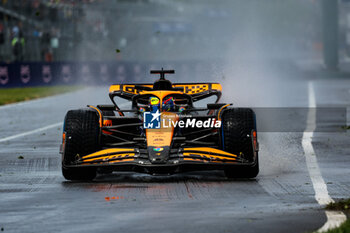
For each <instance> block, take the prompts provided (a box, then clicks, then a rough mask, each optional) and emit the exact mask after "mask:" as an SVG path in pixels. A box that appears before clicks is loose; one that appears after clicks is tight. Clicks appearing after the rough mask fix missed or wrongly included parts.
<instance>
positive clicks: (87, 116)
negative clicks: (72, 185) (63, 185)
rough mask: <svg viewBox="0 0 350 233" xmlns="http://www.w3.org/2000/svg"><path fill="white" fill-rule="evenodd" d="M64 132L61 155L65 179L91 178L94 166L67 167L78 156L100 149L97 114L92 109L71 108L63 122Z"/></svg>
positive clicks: (94, 172) (94, 173)
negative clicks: (64, 137) (63, 144)
mask: <svg viewBox="0 0 350 233" xmlns="http://www.w3.org/2000/svg"><path fill="white" fill-rule="evenodd" d="M64 132H65V133H66V140H65V146H64V151H63V157H62V174H63V176H64V178H66V179H67V180H93V179H94V178H95V177H96V168H94V167H68V166H67V165H74V164H75V162H76V160H77V158H78V157H82V156H84V155H87V154H90V153H93V152H96V151H98V150H99V149H100V146H99V144H100V143H99V140H100V126H99V116H98V115H97V113H96V112H95V111H93V110H89V109H80V110H71V111H69V112H68V113H67V115H66V117H65V122H64Z"/></svg>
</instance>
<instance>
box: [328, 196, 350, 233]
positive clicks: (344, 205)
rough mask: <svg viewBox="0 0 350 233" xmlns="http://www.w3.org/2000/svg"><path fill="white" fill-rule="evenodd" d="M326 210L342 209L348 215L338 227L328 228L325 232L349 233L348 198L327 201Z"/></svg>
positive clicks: (349, 209)
mask: <svg viewBox="0 0 350 233" xmlns="http://www.w3.org/2000/svg"><path fill="white" fill-rule="evenodd" d="M326 209H327V210H338V211H344V212H345V214H346V215H347V216H348V219H347V220H346V221H345V222H344V223H343V224H342V225H340V226H339V227H337V228H335V229H332V230H329V231H327V232H326V233H350V219H349V214H350V199H347V200H341V201H338V202H334V203H329V204H328V205H327V206H326Z"/></svg>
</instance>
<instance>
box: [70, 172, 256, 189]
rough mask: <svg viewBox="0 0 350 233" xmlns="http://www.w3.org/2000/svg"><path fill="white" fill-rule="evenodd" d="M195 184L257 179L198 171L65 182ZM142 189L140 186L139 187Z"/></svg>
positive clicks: (124, 174)
mask: <svg viewBox="0 0 350 233" xmlns="http://www.w3.org/2000/svg"><path fill="white" fill-rule="evenodd" d="M186 181H189V182H191V181H195V182H256V181H257V180H256V179H241V178H240V179H231V178H230V179H229V178H227V177H226V176H225V174H224V173H223V171H198V172H187V173H179V174H172V175H149V174H144V173H134V172H113V173H110V174H98V175H97V177H96V178H95V179H94V180H93V181H89V182H86V181H64V182H63V184H64V185H69V184H75V183H97V184H120V183H178V182H186ZM137 187H140V186H137Z"/></svg>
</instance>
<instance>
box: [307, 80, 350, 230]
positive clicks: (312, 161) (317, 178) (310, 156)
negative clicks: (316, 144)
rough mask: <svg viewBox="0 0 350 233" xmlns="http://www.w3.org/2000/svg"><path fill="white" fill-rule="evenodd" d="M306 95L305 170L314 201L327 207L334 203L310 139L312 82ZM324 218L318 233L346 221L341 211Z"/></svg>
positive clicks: (313, 102) (313, 104)
mask: <svg viewBox="0 0 350 233" xmlns="http://www.w3.org/2000/svg"><path fill="white" fill-rule="evenodd" d="M308 93H309V96H308V97H309V111H308V114H307V127H306V129H305V131H304V133H303V139H302V146H303V148H304V154H305V159H306V165H307V169H308V171H309V175H310V178H311V181H312V185H313V188H314V190H315V199H316V200H317V202H318V203H319V204H320V205H327V204H328V203H330V202H334V201H333V199H332V198H331V197H330V196H329V194H328V190H327V185H326V183H325V182H324V180H323V178H322V175H321V172H320V168H319V166H318V163H317V158H316V154H315V151H314V148H313V146H312V137H313V135H314V131H315V129H316V99H315V91H314V86H313V83H312V82H309V83H308ZM326 216H327V222H326V223H325V224H324V225H323V226H322V227H321V228H320V229H319V230H318V232H325V231H327V230H329V229H332V228H335V227H338V226H340V224H341V223H343V222H344V221H345V220H346V216H345V215H344V213H343V212H341V211H326Z"/></svg>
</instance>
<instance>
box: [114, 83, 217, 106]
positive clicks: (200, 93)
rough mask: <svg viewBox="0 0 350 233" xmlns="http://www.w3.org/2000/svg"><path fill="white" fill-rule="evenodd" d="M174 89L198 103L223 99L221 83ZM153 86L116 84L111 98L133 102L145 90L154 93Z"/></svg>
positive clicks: (178, 84) (196, 84)
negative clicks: (215, 98) (204, 100)
mask: <svg viewBox="0 0 350 233" xmlns="http://www.w3.org/2000/svg"><path fill="white" fill-rule="evenodd" d="M172 86H173V89H174V90H176V91H181V92H183V93H184V94H187V95H190V96H191V97H192V99H193V101H198V100H201V99H204V98H207V97H209V96H212V95H216V96H217V101H216V102H218V101H219V99H220V97H221V91H222V86H221V84H220V83H174V84H172ZM152 89H153V84H146V83H141V84H114V85H111V86H110V88H109V96H110V98H111V99H112V101H113V97H115V96H119V97H121V98H124V99H128V100H132V98H133V97H134V96H136V95H138V94H140V93H141V92H142V91H144V90H148V91H152Z"/></svg>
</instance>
